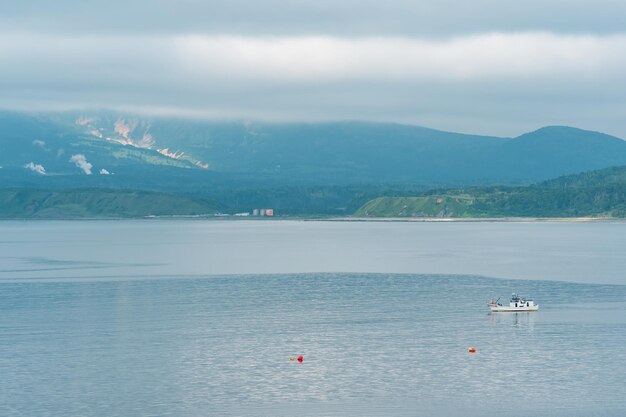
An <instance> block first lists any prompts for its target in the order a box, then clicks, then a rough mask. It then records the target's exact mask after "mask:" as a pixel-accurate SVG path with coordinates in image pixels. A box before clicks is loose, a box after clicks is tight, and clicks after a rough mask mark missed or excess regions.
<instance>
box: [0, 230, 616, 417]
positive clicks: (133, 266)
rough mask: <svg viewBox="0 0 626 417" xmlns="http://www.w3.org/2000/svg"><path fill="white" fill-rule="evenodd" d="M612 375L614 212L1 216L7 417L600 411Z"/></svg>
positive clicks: (2, 374) (0, 404)
mask: <svg viewBox="0 0 626 417" xmlns="http://www.w3.org/2000/svg"><path fill="white" fill-rule="evenodd" d="M513 292H516V293H519V294H522V295H524V296H527V297H532V298H533V299H534V300H535V302H536V303H537V304H539V311H537V312H533V313H493V314H492V313H490V312H489V309H488V307H487V303H488V302H489V300H491V299H497V298H500V302H502V303H507V302H508V298H509V297H510V295H511V293H513ZM470 347H474V348H475V350H476V352H475V353H470V352H469V348H470ZM299 356H302V362H299V361H298V360H297V358H298V357H299ZM625 376H626V223H624V222H340V221H295V220H278V219H277V220H239V221H235V220H193V219H168V220H165V219H153V220H111V221H91V220H86V221H2V222H0V416H3V417H18V416H19V417H24V416H32V417H46V416H51V417H52V416H55V417H56V416H63V417H68V416H81V417H82V416H94V417H116V416H120V417H121V416H124V417H142V416H445V417H447V416H459V415H462V416H483V415H485V414H492V415H503V416H520V417H521V416H534V417H537V416H568V417H571V416H603V417H604V416H608V417H611V416H625V415H626V378H625Z"/></svg>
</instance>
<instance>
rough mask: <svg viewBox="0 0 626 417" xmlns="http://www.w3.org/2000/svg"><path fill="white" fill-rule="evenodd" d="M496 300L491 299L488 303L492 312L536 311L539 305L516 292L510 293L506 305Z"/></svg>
mask: <svg viewBox="0 0 626 417" xmlns="http://www.w3.org/2000/svg"><path fill="white" fill-rule="evenodd" d="M498 300H500V299H499V298H498V299H497V300H491V301H490V302H489V304H487V305H488V306H489V308H490V309H491V311H492V312H507V311H508V312H510V311H537V310H539V305H538V304H535V302H534V301H533V300H531V299H529V298H524V297H520V296H519V295H517V294H516V293H513V295H511V300H510V301H509V305H508V306H503V305H502V304H500V303H499V302H498Z"/></svg>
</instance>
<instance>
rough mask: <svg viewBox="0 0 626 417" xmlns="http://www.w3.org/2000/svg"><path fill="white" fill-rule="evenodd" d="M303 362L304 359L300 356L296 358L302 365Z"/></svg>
mask: <svg viewBox="0 0 626 417" xmlns="http://www.w3.org/2000/svg"><path fill="white" fill-rule="evenodd" d="M303 360H304V357H303V356H302V355H300V356H298V362H300V363H302V361H303Z"/></svg>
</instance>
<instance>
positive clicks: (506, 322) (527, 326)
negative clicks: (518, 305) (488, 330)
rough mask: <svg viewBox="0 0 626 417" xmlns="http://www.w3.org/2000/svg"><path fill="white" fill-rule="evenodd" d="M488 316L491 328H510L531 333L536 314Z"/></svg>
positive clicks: (497, 314)
mask: <svg viewBox="0 0 626 417" xmlns="http://www.w3.org/2000/svg"><path fill="white" fill-rule="evenodd" d="M488 314H489V317H490V319H491V324H492V325H493V326H496V325H498V326H512V327H516V328H519V329H524V330H528V332H529V333H532V331H533V329H534V327H535V316H536V314H537V312H498V313H491V312H490V313H488Z"/></svg>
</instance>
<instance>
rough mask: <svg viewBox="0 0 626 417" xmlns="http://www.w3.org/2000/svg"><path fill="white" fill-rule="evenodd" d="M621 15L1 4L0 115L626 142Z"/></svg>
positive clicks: (383, 7) (131, 0) (624, 8)
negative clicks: (108, 113)
mask: <svg viewBox="0 0 626 417" xmlns="http://www.w3.org/2000/svg"><path fill="white" fill-rule="evenodd" d="M625 74H626V2H625V1H623V0H596V1H593V2H591V1H586V0H585V1H581V0H542V1H538V0H525V1H515V2H513V1H507V0H477V1H470V0H467V1H455V0H454V1H453V0H428V1H418V0H409V1H404V0H386V1H380V0H378V1H371V0H359V1H357V0H343V1H340V0H335V1H329V0H315V1H312V0H301V1H297V0H291V1H287V0H269V1H260V0H258V1H253V0H249V1H242V0H213V1H201V0H177V1H169V0H125V1H121V0H108V1H89V0H80V1H78V0H58V1H54V2H52V1H49V0H34V1H20V2H17V1H15V2H9V1H7V2H0V108H3V109H11V110H21V111H47V110H89V109H110V110H118V111H123V112H132V113H140V114H148V115H170V116H184V117H194V118H208V119H243V120H262V121H263V120H265V121H274V122H289V121H328V120H367V121H392V122H400V123H410V124H417V125H422V126H427V127H432V128H438V129H443V130H451V131H459V132H468V133H477V134H489V135H499V136H516V135H519V134H521V133H524V132H527V131H531V130H534V129H537V128H539V127H541V126H545V125H570V126H576V127H581V128H585V129H591V130H598V131H602V132H606V133H610V134H614V135H617V136H620V137H622V138H626V75H625Z"/></svg>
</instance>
